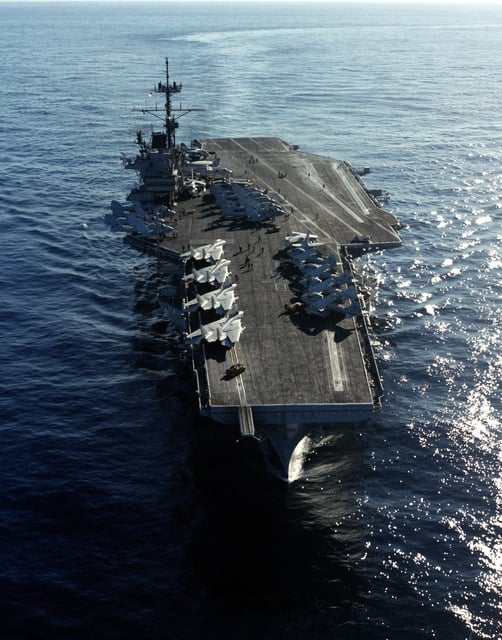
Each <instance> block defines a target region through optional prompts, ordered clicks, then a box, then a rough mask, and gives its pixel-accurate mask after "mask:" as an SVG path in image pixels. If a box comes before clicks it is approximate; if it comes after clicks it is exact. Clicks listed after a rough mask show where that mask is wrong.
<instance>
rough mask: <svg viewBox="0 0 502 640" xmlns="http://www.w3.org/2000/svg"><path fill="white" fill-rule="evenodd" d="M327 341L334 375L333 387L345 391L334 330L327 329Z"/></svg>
mask: <svg viewBox="0 0 502 640" xmlns="http://www.w3.org/2000/svg"><path fill="white" fill-rule="evenodd" d="M325 334H326V342H327V343H328V354H329V362H330V365H331V367H330V368H331V375H332V377H333V388H334V390H335V391H343V380H342V368H341V366H340V358H339V357H338V349H337V348H336V343H335V339H334V334H333V332H332V331H326V332H325Z"/></svg>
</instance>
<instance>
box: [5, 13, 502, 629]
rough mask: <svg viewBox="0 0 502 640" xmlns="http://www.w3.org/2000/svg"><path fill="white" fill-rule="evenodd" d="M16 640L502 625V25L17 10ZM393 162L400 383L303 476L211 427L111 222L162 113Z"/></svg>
mask: <svg viewBox="0 0 502 640" xmlns="http://www.w3.org/2000/svg"><path fill="white" fill-rule="evenodd" d="M0 34H1V40H0V42H1V50H2V55H1V56H0V70H1V78H2V87H1V90H0V106H1V108H0V132H1V136H0V148H1V162H0V184H1V187H0V205H1V208H0V217H1V221H2V226H1V234H0V260H1V269H0V286H1V288H0V291H1V300H2V307H1V310H0V329H1V335H2V348H1V351H0V380H1V396H0V416H1V418H0V438H1V439H0V443H1V446H0V487H1V492H0V510H1V511H0V512H1V519H0V554H1V567H2V568H1V570H0V588H1V593H2V597H1V599H0V609H1V612H0V613H1V615H0V637H1V638H2V639H5V640H24V639H27V638H29V639H31V638H37V639H44V640H45V639H47V640H56V639H58V640H59V639H65V640H66V639H67V638H72V639H77V638H82V639H89V638H93V639H96V640H101V639H102V638H103V639H104V638H106V639H107V640H111V639H114V638H117V639H119V638H120V639H122V640H124V639H129V638H130V639H138V638H149V639H160V638H162V639H164V638H178V639H187V640H192V639H212V638H218V639H221V638H232V639H239V640H240V639H241V638H242V639H254V638H263V639H268V638H274V639H275V640H282V639H287V640H289V639H295V640H296V639H302V640H303V639H323V640H324V639H328V638H329V639H330V640H332V639H334V638H336V639H337V640H338V639H340V640H349V639H350V640H352V639H358V640H359V639H366V638H368V639H375V640H384V639H389V640H397V639H398V638H399V639H401V638H403V637H406V638H408V639H409V640H423V639H432V638H442V639H452V640H453V639H455V640H458V639H466V640H467V639H473V640H474V639H480V640H481V639H483V640H485V639H489V640H497V639H498V638H500V637H501V636H502V622H501V621H502V604H501V603H502V544H501V539H502V536H501V533H502V522H501V503H502V481H501V463H502V445H501V441H502V428H501V408H502V407H501V378H502V376H501V366H502V362H501V349H500V344H501V340H502V327H501V318H500V307H501V292H502V288H501V272H502V248H501V246H502V245H501V236H502V232H501V218H502V200H501V193H502V166H501V148H502V116H501V113H502V110H501V95H502V86H501V78H502V58H501V56H500V51H501V50H502V7H500V6H498V7H497V6H495V5H492V6H482V5H478V4H477V3H473V4H472V6H469V5H458V6H455V5H444V6H443V5H441V4H438V5H434V6H430V5H429V6H427V5H423V6H420V5H418V6H405V5H401V6H399V5H392V4H388V5H387V4H383V5H375V4H367V5H361V4H350V3H347V4H343V3H342V4H338V3H333V4H316V3H305V4H301V3H295V4H290V5H288V4H282V3H278V4H275V3H263V4H259V5H254V4H252V3H251V4H234V3H221V4H219V3H207V4H206V3H203V4H199V3H185V4H178V3H176V2H174V3H170V2H169V3H167V2H166V3H155V4H149V3H133V2H127V3H126V2H125V3H88V4H86V3H78V2H76V3H70V2H68V3H44V2H42V3H33V4H31V3H1V4H0ZM166 56H168V57H169V61H170V71H171V78H172V79H174V80H176V81H178V82H183V85H184V88H183V93H182V94H181V98H180V100H182V102H183V105H186V106H191V107H201V108H204V109H205V112H201V113H193V114H191V115H187V116H185V117H184V118H183V119H182V120H181V121H180V123H181V124H180V130H179V135H178V139H179V140H185V141H189V140H190V139H191V138H193V137H203V136H213V137H224V136H243V135H277V136H279V137H281V138H282V139H284V140H286V141H288V142H291V143H294V144H298V145H300V147H301V148H302V149H303V150H305V151H310V152H314V153H322V154H327V155H332V156H334V157H337V158H343V159H345V160H347V161H349V162H351V163H352V164H353V165H354V166H355V167H362V166H370V167H371V168H372V173H371V174H370V175H369V176H367V178H366V182H367V184H368V186H369V187H372V188H384V189H386V190H387V191H389V193H390V194H391V199H390V202H389V204H388V208H389V209H390V210H391V211H392V212H393V213H395V214H396V215H397V216H398V217H399V218H400V220H401V222H402V224H403V230H402V237H403V240H404V244H403V246H402V248H400V249H395V250H392V251H388V252H386V253H382V254H378V255H372V256H371V257H370V258H369V259H365V260H364V261H362V262H361V264H360V269H361V270H363V271H367V272H368V274H370V275H371V277H373V278H375V280H376V282H377V288H376V299H375V312H374V320H375V336H374V338H375V340H376V341H377V342H378V344H379V347H378V359H379V363H380V368H381V372H382V376H383V380H384V386H385V390H386V394H385V401H384V408H383V410H382V412H381V413H380V414H378V416H376V419H375V420H374V421H373V422H371V423H368V424H362V425H354V426H352V427H347V426H340V425H339V426H336V425H334V426H333V428H332V429H331V430H329V429H328V430H325V433H324V434H323V436H322V437H316V438H312V439H310V440H309V442H308V446H307V447H306V448H305V449H304V451H303V455H302V457H301V459H300V460H299V466H298V468H297V475H296V480H295V481H294V482H292V483H291V484H289V485H285V484H281V483H279V482H277V480H276V479H275V478H273V477H271V476H270V475H269V474H267V472H266V470H265V469H264V467H263V464H262V460H261V459H260V457H259V456H257V455H256V452H254V451H248V450H246V449H245V448H243V447H237V446H236V445H235V438H234V435H235V434H233V433H232V432H231V430H228V429H226V428H222V427H221V426H215V425H213V424H211V423H208V422H205V421H202V420H201V419H200V418H199V417H198V416H197V411H196V407H195V403H194V397H193V393H192V380H191V378H190V375H189V374H188V373H187V372H186V371H185V370H184V369H183V367H182V366H181V364H180V361H179V357H178V353H177V351H176V349H175V339H174V334H173V331H172V329H171V328H170V326H169V324H168V323H167V321H166V319H165V317H164V316H163V313H162V309H161V308H160V307H159V304H158V301H157V291H158V289H159V287H160V286H162V284H163V282H164V275H163V270H162V265H159V264H157V262H156V260H154V259H153V258H151V257H147V256H143V255H140V254H138V253H137V252H135V251H134V250H133V249H131V248H129V247H128V246H127V245H125V244H124V243H123V242H122V239H121V237H120V235H116V234H113V233H112V232H111V231H110V230H109V229H108V228H107V226H106V225H105V223H104V218H105V215H106V214H107V213H108V210H109V204H110V201H111V200H112V199H117V200H122V199H124V198H125V196H126V194H127V193H128V190H129V189H130V188H131V187H132V185H133V182H134V176H133V175H132V174H131V173H130V172H126V171H123V169H122V166H121V162H120V154H121V152H126V153H128V154H134V153H135V147H134V145H133V141H134V134H135V131H136V129H137V128H139V127H143V128H145V127H148V121H147V120H146V119H145V118H144V116H143V115H142V114H141V112H139V111H133V108H134V107H138V108H141V107H143V106H145V104H148V105H150V104H151V103H150V102H148V101H149V100H152V99H151V98H148V92H149V90H150V89H151V88H152V86H153V85H154V84H155V83H156V82H157V81H158V80H160V79H162V78H163V73H164V59H165V57H166Z"/></svg>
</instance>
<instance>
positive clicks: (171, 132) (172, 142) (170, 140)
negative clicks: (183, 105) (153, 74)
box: [165, 58, 177, 149]
mask: <svg viewBox="0 0 502 640" xmlns="http://www.w3.org/2000/svg"><path fill="white" fill-rule="evenodd" d="M165 91H166V133H167V148H168V149H172V148H173V147H175V146H176V136H175V129H176V124H177V123H176V122H175V120H174V118H173V117H172V115H171V86H170V84H169V59H168V58H166V87H165Z"/></svg>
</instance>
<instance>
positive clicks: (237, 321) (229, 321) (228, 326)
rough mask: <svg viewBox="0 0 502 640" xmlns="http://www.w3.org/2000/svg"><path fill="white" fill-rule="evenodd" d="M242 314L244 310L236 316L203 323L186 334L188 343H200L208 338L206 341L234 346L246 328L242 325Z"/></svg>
mask: <svg viewBox="0 0 502 640" xmlns="http://www.w3.org/2000/svg"><path fill="white" fill-rule="evenodd" d="M242 316H243V312H242V311H239V312H238V313H237V314H236V315H234V316H231V317H228V316H225V317H224V318H221V319H220V320H216V321H215V322H210V323H209V324H205V325H201V326H200V329H197V330H196V331H192V333H189V334H188V335H187V336H186V338H185V342H186V343H187V344H198V343H199V342H202V341H203V340H206V342H220V343H221V344H222V345H224V346H225V347H229V348H230V347H233V346H234V344H236V343H237V342H239V339H240V336H241V333H242V332H243V331H244V329H245V327H243V326H242V320H241V318H242Z"/></svg>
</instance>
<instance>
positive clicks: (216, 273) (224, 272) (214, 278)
mask: <svg viewBox="0 0 502 640" xmlns="http://www.w3.org/2000/svg"><path fill="white" fill-rule="evenodd" d="M229 264H230V260H219V262H217V263H216V264H213V265H210V266H209V267H203V268H202V269H199V270H197V269H192V273H189V274H187V275H186V276H183V279H184V280H185V282H217V283H219V284H223V283H224V282H225V280H226V279H227V278H228V274H229V271H228V265H229Z"/></svg>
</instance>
